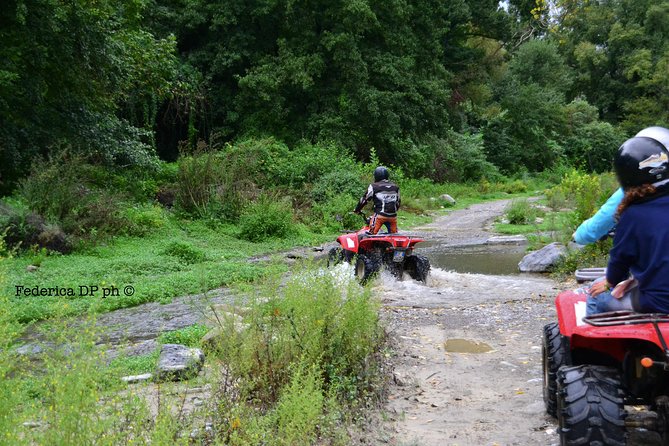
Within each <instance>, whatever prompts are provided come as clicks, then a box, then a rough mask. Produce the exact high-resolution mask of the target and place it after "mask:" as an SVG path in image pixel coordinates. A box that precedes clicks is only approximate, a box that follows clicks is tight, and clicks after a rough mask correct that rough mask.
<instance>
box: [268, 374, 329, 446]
mask: <svg viewBox="0 0 669 446" xmlns="http://www.w3.org/2000/svg"><path fill="white" fill-rule="evenodd" d="M319 375H320V371H319V370H318V368H316V367H311V368H307V369H306V370H304V369H303V367H299V366H298V369H297V371H296V372H295V373H294V374H293V376H292V379H291V382H290V383H289V384H288V385H287V386H286V387H285V389H284V391H283V392H282V393H281V396H280V398H279V401H277V404H276V408H275V409H274V412H273V414H272V417H273V418H274V419H275V423H276V426H277V432H276V435H277V440H278V441H277V444H278V445H286V446H293V445H304V446H308V445H311V444H313V443H314V440H315V437H316V430H317V428H318V425H319V421H320V419H321V416H322V414H323V403H324V400H325V397H324V395H323V390H322V383H321V382H320V379H319Z"/></svg>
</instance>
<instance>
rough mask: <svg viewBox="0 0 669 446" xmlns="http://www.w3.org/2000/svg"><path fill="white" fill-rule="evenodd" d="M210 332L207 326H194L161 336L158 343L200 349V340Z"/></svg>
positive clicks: (164, 333) (167, 332)
mask: <svg viewBox="0 0 669 446" xmlns="http://www.w3.org/2000/svg"><path fill="white" fill-rule="evenodd" d="M209 330H210V328H209V327H207V326H206V325H200V324H194V325H191V326H188V327H184V328H182V329H179V330H172V331H166V332H163V333H161V334H160V336H159V337H158V342H159V343H161V344H181V345H186V346H188V347H198V346H199V345H200V340H201V339H202V337H203V336H204V335H206V334H207V332H208V331H209Z"/></svg>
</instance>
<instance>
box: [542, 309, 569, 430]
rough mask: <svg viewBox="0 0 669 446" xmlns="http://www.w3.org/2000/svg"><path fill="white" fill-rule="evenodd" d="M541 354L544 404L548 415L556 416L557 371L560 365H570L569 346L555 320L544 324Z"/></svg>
mask: <svg viewBox="0 0 669 446" xmlns="http://www.w3.org/2000/svg"><path fill="white" fill-rule="evenodd" d="M542 356H543V368H544V374H543V375H544V379H543V393H544V404H545V405H546V412H547V413H548V415H551V416H553V417H557V372H558V370H559V369H560V367H562V366H564V365H571V361H570V359H569V347H568V345H567V341H566V340H565V339H564V338H563V336H562V334H560V327H559V325H558V324H557V322H551V323H550V324H546V325H544V336H543V345H542Z"/></svg>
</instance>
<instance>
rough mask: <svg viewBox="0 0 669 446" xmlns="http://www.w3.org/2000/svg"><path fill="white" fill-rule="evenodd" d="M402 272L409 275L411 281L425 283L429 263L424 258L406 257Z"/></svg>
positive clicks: (417, 256)
mask: <svg viewBox="0 0 669 446" xmlns="http://www.w3.org/2000/svg"><path fill="white" fill-rule="evenodd" d="M404 271H406V272H407V273H409V276H411V278H412V279H414V280H417V281H419V282H423V283H426V282H427V277H428V275H429V274H430V261H429V260H428V259H427V257H425V256H420V255H411V256H408V257H407V258H406V260H405V261H404Z"/></svg>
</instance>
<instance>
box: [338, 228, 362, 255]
mask: <svg viewBox="0 0 669 446" xmlns="http://www.w3.org/2000/svg"><path fill="white" fill-rule="evenodd" d="M337 241H338V242H339V244H340V245H341V247H342V249H344V250H346V251H351V252H355V253H357V252H358V248H359V246H360V243H359V242H358V234H357V233H355V232H354V233H351V234H344V235H340V236H339V237H337Z"/></svg>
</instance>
